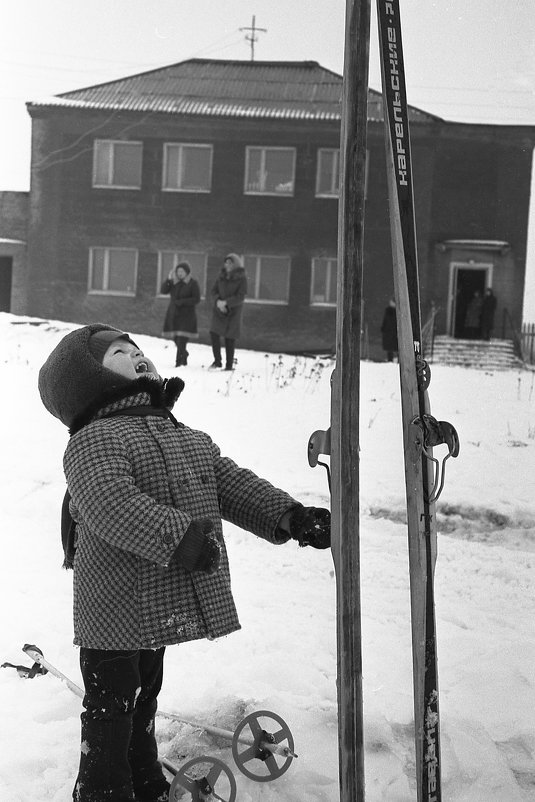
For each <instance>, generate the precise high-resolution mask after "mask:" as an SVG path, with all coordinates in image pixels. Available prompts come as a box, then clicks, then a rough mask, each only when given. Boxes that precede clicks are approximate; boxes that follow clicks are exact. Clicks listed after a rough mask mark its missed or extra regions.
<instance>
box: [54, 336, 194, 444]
mask: <svg viewBox="0 0 535 802" xmlns="http://www.w3.org/2000/svg"><path fill="white" fill-rule="evenodd" d="M104 332H106V334H103V336H102V337H101V338H98V337H97V338H96V340H93V341H92V342H91V343H90V339H91V337H92V336H93V335H94V334H97V333H104ZM108 332H109V333H108ZM114 332H116V337H113V333H114ZM119 338H122V339H127V340H129V341H130V342H133V340H131V339H130V337H129V336H128V334H126V333H125V332H124V331H120V330H119V329H115V328H114V327H113V326H107V325H105V324H103V323H92V324H91V325H89V326H84V327H83V328H81V329H76V330H75V331H71V332H70V333H69V334H67V335H66V336H65V337H64V338H63V339H62V340H61V341H60V342H59V343H58V345H57V346H56V347H55V348H54V350H53V351H52V353H51V354H50V356H49V357H48V359H47V360H46V362H45V363H44V365H43V366H42V368H41V370H40V371H39V393H40V394H41V400H42V401H43V404H44V405H45V407H46V408H47V410H48V411H49V412H50V413H51V414H52V415H54V417H56V418H59V420H60V421H62V423H64V424H65V426H67V427H68V428H69V430H70V432H71V434H73V433H74V432H75V431H78V430H79V429H81V428H82V427H83V426H84V425H85V424H86V423H88V422H89V421H90V420H91V418H92V417H93V415H94V414H95V413H96V412H97V411H98V410H99V409H100V408H101V407H103V406H105V405H107V404H110V403H112V402H113V401H117V400H120V399H122V398H126V397H127V396H129V395H134V394H136V393H142V392H147V393H148V394H149V395H150V399H151V404H152V405H153V406H156V407H167V408H168V409H170V408H171V407H172V406H173V404H174V403H175V401H176V400H177V398H178V396H179V395H180V393H181V392H182V390H183V388H184V382H183V381H182V379H179V378H178V376H177V377H173V378H172V379H169V380H168V381H164V380H163V379H160V380H157V379H154V378H151V377H148V376H141V377H140V378H139V379H133V380H132V379H127V378H125V377H124V376H120V375H119V374H118V373H114V372H113V371H112V370H109V369H108V368H105V367H103V365H102V358H103V356H104V353H105V350H106V348H107V347H108V345H109V344H110V343H111V342H113V341H114V340H115V339H119ZM95 342H96V343H97V345H96V347H95ZM103 344H105V346H106V348H104V351H103V350H102V346H103ZM134 345H135V343H134Z"/></svg>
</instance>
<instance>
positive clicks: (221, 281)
mask: <svg viewBox="0 0 535 802" xmlns="http://www.w3.org/2000/svg"><path fill="white" fill-rule="evenodd" d="M246 294H247V276H246V275H245V270H244V268H243V261H242V259H241V257H240V256H238V254H236V253H229V254H228V255H227V256H225V260H224V263H223V267H222V269H221V272H220V273H219V276H218V277H217V279H216V280H215V282H214V285H213V287H212V292H211V301H212V319H211V321H210V337H211V341H212V352H213V355H214V361H213V363H212V364H211V365H210V368H211V369H216V368H221V367H223V364H222V361H221V339H220V338H221V337H223V338H224V341H225V370H233V368H234V350H235V345H236V340H237V339H238V337H239V336H240V332H241V316H242V309H243V302H244V300H245V296H246Z"/></svg>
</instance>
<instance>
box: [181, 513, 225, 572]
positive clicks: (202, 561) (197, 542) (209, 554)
mask: <svg viewBox="0 0 535 802" xmlns="http://www.w3.org/2000/svg"><path fill="white" fill-rule="evenodd" d="M213 531H214V524H213V522H212V521H211V520H210V518H201V519H199V520H196V519H194V520H193V521H191V523H190V525H189V526H188V528H187V529H186V533H185V535H184V537H183V538H182V540H181V541H180V543H179V544H178V546H177V547H176V549H175V552H174V554H173V557H172V560H173V561H174V562H178V563H180V565H182V566H184V568H186V569H187V570H188V571H202V573H204V574H215V572H216V571H217V569H218V568H219V561H220V559H221V544H220V543H219V541H218V539H217V538H216V536H215V535H214V534H213Z"/></svg>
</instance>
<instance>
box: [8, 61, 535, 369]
mask: <svg viewBox="0 0 535 802" xmlns="http://www.w3.org/2000/svg"><path fill="white" fill-rule="evenodd" d="M341 86H342V78H341V77H340V76H339V75H337V74H335V73H333V72H331V71H329V70H326V69H324V68H322V67H321V66H320V65H319V64H317V63H316V62H246V61H219V60H206V59H191V60H188V61H184V62H181V63H179V64H175V65H171V66H169V67H163V68H161V69H157V70H153V71H150V72H145V73H142V74H140V75H135V76H132V77H129V78H124V79H121V80H117V81H112V82H108V83H105V84H100V85H97V86H94V87H89V88H85V89H80V90H78V91H74V92H68V93H65V94H63V95H59V96H56V97H53V98H49V99H47V100H46V101H42V102H32V103H29V104H28V111H29V113H30V115H31V117H32V177H31V191H30V198H29V218H28V231H27V243H28V248H27V270H26V271H24V272H23V274H21V276H20V277H19V278H16V277H14V285H16V292H14V293H13V302H12V311H14V312H16V313H24V314H33V315H38V316H47V317H54V318H60V319H66V320H71V321H76V322H80V323H83V322H88V321H93V320H105V321H109V322H111V323H114V324H115V325H118V326H122V327H125V328H127V329H129V330H131V331H133V332H144V333H148V334H159V333H160V331H161V325H162V321H163V317H164V313H165V309H166V305H167V300H166V298H165V297H162V296H160V295H159V287H160V283H161V280H162V278H163V277H165V276H166V275H167V273H168V271H169V269H170V267H171V266H172V265H173V264H174V263H175V262H176V260H177V259H179V258H180V259H183V258H186V259H188V260H189V261H190V262H191V264H192V266H193V270H194V273H195V275H196V277H197V278H198V280H199V282H200V285H201V288H202V290H203V293H204V295H206V293H207V292H209V288H210V285H211V283H212V282H213V280H214V278H215V276H216V275H217V273H218V271H219V269H220V267H221V264H222V261H223V257H224V256H225V254H226V253H228V252H229V251H234V252H238V253H240V254H242V255H243V257H244V260H245V266H246V270H247V274H248V280H249V296H248V298H247V303H246V308H245V313H244V334H243V336H242V338H241V341H240V344H241V345H242V347H250V348H258V349H265V350H284V351H315V350H325V349H330V348H332V347H333V344H334V339H335V312H336V249H337V219H338V203H337V199H338V158H339V137H340V116H341V107H340V98H341ZM409 115H410V122H411V140H412V151H413V170H414V182H415V199H416V220H417V235H418V248H419V260H420V279H421V295H422V308H423V316H424V318H425V317H426V316H427V314H428V312H429V309H430V308H431V304H432V303H433V304H434V305H435V306H436V307H437V308H438V309H439V313H438V317H437V324H438V330H439V331H443V332H447V333H451V334H453V335H454V336H459V335H460V333H461V328H462V315H463V309H464V307H465V306H466V303H467V300H468V299H469V297H470V296H471V295H472V294H473V292H474V291H475V290H476V289H483V288H484V287H485V286H492V287H493V288H494V291H495V293H496V295H497V296H498V299H499V307H498V316H497V320H501V316H502V314H503V312H504V310H507V312H508V320H509V319H510V320H511V321H512V322H513V323H514V324H515V325H517V326H520V323H521V314H522V299H523V287H524V275H525V262H526V241H527V222H528V212H529V200H530V199H529V192H530V175H531V159H532V151H533V144H534V142H533V140H534V135H535V132H534V131H533V129H530V128H527V127H517V126H490V125H464V124H456V123H450V122H446V121H444V120H442V119H440V118H438V117H436V116H433V115H430V114H426V113H425V112H423V111H421V110H419V109H416V108H412V107H411V108H410V110H409ZM385 164H386V160H385V150H384V132H383V114H382V100H381V96H380V94H379V93H377V92H375V91H373V90H370V91H369V101H368V152H367V193H366V220H365V243H364V249H365V275H364V299H365V300H364V324H365V327H366V332H367V338H368V341H369V352H370V355H371V356H374V355H378V354H380V353H381V349H380V332H379V327H380V323H381V318H382V312H383V309H384V307H385V305H386V303H387V302H388V299H389V297H390V295H391V294H392V278H391V273H392V268H391V259H392V257H391V250H390V233H389V231H390V228H389V219H388V197H387V182H386V167H385ZM0 234H3V231H1V230H0ZM15 272H16V271H15ZM15 278H16V280H15ZM199 318H200V330H201V333H202V336H201V340H202V341H207V327H208V319H209V305H208V303H207V302H206V301H203V302H202V303H201V304H200V306H199Z"/></svg>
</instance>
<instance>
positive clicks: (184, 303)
mask: <svg viewBox="0 0 535 802" xmlns="http://www.w3.org/2000/svg"><path fill="white" fill-rule="evenodd" d="M160 292H161V294H162V295H170V296H171V298H170V301H169V306H168V307H167V312H166V315H165V320H164V324H163V336H164V337H166V338H167V339H170V340H174V343H175V345H176V362H175V366H176V367H177V368H178V367H180V366H181V365H187V364H188V356H189V354H188V351H187V350H186V345H187V344H188V340H192V339H197V337H198V336H199V335H198V333H197V312H196V310H195V307H196V306H197V304H198V303H199V302H200V300H201V291H200V289H199V285H198V283H197V281H195V279H194V278H193V276H192V275H191V266H190V264H189V262H179V263H178V264H177V266H176V267H175V268H174V269H173V270H171V272H170V273H169V276H168V277H167V278H166V279H165V281H164V282H163V284H162V286H161V289H160Z"/></svg>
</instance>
